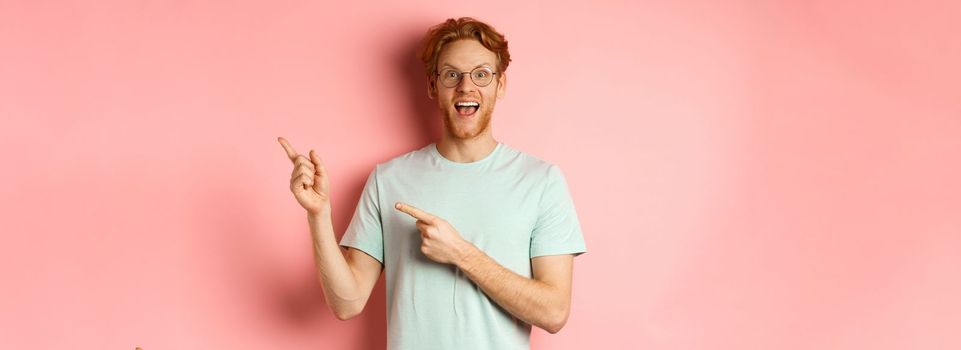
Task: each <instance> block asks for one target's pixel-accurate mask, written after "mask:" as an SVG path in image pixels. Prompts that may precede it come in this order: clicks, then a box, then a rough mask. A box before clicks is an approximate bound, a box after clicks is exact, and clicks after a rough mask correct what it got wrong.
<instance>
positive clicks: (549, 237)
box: [530, 165, 587, 258]
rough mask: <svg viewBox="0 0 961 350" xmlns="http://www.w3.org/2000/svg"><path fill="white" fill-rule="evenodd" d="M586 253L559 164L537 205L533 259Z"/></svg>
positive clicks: (548, 180) (549, 172)
mask: <svg viewBox="0 0 961 350" xmlns="http://www.w3.org/2000/svg"><path fill="white" fill-rule="evenodd" d="M586 252H587V247H586V246H585V245H584V235H583V233H582V232H581V224H580V221H579V220H578V219H577V212H576V211H575V209H574V200H573V199H572V198H571V194H570V191H568V188H567V180H566V179H565V178H564V173H563V172H562V171H561V169H560V167H558V166H557V165H551V166H550V168H549V169H548V172H547V178H546V183H545V186H544V191H543V193H542V194H541V199H540V202H539V204H538V214H537V221H536V223H535V224H534V231H533V232H532V233H531V253H530V254H531V257H532V258H533V257H536V256H542V255H558V254H574V256H577V255H580V254H583V253H586Z"/></svg>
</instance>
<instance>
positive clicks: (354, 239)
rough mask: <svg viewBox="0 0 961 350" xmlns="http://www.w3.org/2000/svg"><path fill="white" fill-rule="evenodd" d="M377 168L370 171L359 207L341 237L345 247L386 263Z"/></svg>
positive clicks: (342, 244)
mask: <svg viewBox="0 0 961 350" xmlns="http://www.w3.org/2000/svg"><path fill="white" fill-rule="evenodd" d="M378 199H379V188H378V183H377V168H374V170H373V171H371V172H370V176H368V177H367V183H366V184H365V185H364V190H363V192H361V194H360V200H359V201H358V202H357V209H356V210H355V211H354V216H353V217H352V218H351V219H350V224H348V225H347V231H345V232H344V236H343V237H342V238H341V239H340V245H341V246H343V247H352V248H356V249H359V250H361V251H363V252H364V253H367V255H370V256H371V257H373V258H374V259H377V261H380V263H381V264H383V263H384V231H383V229H382V226H381V221H380V204H379V203H380V202H379V200H378Z"/></svg>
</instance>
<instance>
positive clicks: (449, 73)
mask: <svg viewBox="0 0 961 350" xmlns="http://www.w3.org/2000/svg"><path fill="white" fill-rule="evenodd" d="M459 76H460V73H458V72H457V71H454V70H446V71H444V79H457V78H458V77H459Z"/></svg>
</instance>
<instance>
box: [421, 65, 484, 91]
mask: <svg viewBox="0 0 961 350" xmlns="http://www.w3.org/2000/svg"><path fill="white" fill-rule="evenodd" d="M478 69H482V70H486V71H489V72H490V73H491V81H489V82H487V84H484V85H480V84H478V83H477V82H476V81H474V72H475V71H477V70H478ZM447 70H452V71H454V72H456V73H457V74H459V76H458V77H457V82H456V83H454V85H451V86H447V84H446V83H444V79H440V78H438V79H439V80H441V85H443V86H446V87H449V88H453V87H457V85H460V83H461V81H463V80H464V73H467V75H468V76H470V82H471V83H472V84H474V85H476V86H477V87H485V86H487V85H490V84H491V82H493V81H494V80H495V78H497V73H499V72H497V71H494V70H493V69H491V68H490V67H477V68H474V69H471V70H470V72H460V71H458V70H456V69H454V68H447V69H443V70H441V71H440V72H436V73H434V76H436V77H440V75H441V72H445V71H447Z"/></svg>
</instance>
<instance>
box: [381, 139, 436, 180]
mask: <svg viewBox="0 0 961 350" xmlns="http://www.w3.org/2000/svg"><path fill="white" fill-rule="evenodd" d="M430 147H433V144H428V145H426V146H423V147H420V148H418V149H415V150H412V151H409V152H406V153H403V154H400V155H397V156H394V157H393V158H390V159H388V160H386V161H384V162H380V163H377V165H375V166H374V170H373V173H374V174H375V175H377V176H383V175H392V174H394V175H396V174H403V173H408V172H410V170H411V169H412V167H417V166H419V165H421V164H422V163H423V162H424V161H426V160H427V159H428V157H429V156H430Z"/></svg>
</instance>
